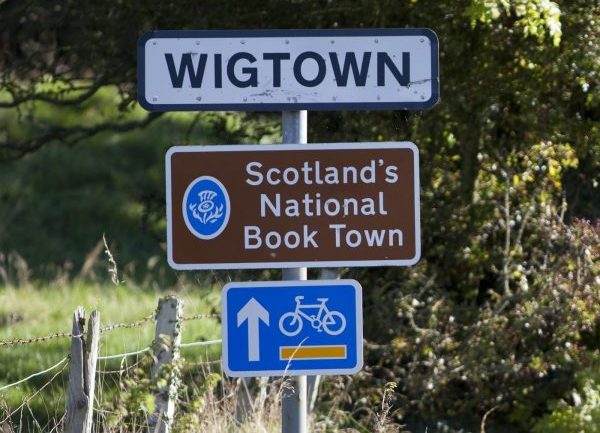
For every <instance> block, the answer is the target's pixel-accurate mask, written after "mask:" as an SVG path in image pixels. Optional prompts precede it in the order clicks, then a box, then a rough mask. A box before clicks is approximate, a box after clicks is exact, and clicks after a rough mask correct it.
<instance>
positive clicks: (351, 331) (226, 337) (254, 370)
mask: <svg viewBox="0 0 600 433" xmlns="http://www.w3.org/2000/svg"><path fill="white" fill-rule="evenodd" d="M222 303H223V309H222V314H223V368H224V370H225V373H227V375H229V376H234V377H250V376H299V375H318V374H320V375H325V374H353V373H356V372H358V371H359V370H360V369H361V368H362V364H363V356H362V353H363V337H362V336H363V330H362V289H361V286H360V284H359V283H358V282H357V281H354V280H316V281H278V282H266V281H265V282H251V283H229V284H227V285H225V287H224V288H223V295H222Z"/></svg>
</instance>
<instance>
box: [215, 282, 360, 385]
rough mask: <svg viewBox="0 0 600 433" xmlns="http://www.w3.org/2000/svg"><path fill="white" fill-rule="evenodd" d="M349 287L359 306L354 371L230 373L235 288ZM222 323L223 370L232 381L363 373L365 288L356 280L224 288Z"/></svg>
mask: <svg viewBox="0 0 600 433" xmlns="http://www.w3.org/2000/svg"><path fill="white" fill-rule="evenodd" d="M342 285H344V286H347V285H351V286H353V287H354V296H355V298H354V299H355V305H356V365H355V366H353V367H350V368H338V369H329V368H328V369H311V370H306V369H304V370H289V369H288V370H252V371H231V370H230V369H229V350H228V348H227V341H228V334H227V328H228V327H227V323H228V322H227V313H228V312H227V292H228V291H229V290H230V289H232V288H244V287H248V288H252V287H290V286H303V287H311V286H342ZM221 323H222V325H223V326H222V329H223V331H222V336H221V338H222V341H223V343H222V355H221V368H222V370H223V371H224V372H225V374H227V376H230V377H258V376H283V377H292V376H314V375H337V374H355V373H358V372H359V371H360V370H362V368H363V365H364V359H363V351H364V350H363V315H362V286H361V285H360V283H359V282H358V281H356V280H350V279H345V280H298V281H252V282H231V283H227V284H225V285H224V286H223V289H222V290H221Z"/></svg>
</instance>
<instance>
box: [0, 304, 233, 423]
mask: <svg viewBox="0 0 600 433" xmlns="http://www.w3.org/2000/svg"><path fill="white" fill-rule="evenodd" d="M220 317H221V315H220V314H219V313H209V314H205V313H201V314H195V315H192V316H187V317H182V318H181V319H180V321H181V322H189V321H193V320H204V319H219V318H220ZM155 318H156V311H155V312H152V313H151V314H149V315H147V316H145V317H143V318H141V319H139V320H135V321H133V322H120V323H113V324H110V325H106V326H104V327H101V328H100V334H107V333H109V332H111V331H114V330H116V329H133V328H138V327H141V326H143V325H145V324H147V323H150V322H153V321H154V320H155ZM83 336H84V335H83V334H73V333H72V332H56V333H53V334H49V335H44V336H35V337H29V338H14V339H7V340H0V348H2V347H11V346H25V345H29V344H35V343H44V342H48V341H52V340H56V339H74V338H81V337H83ZM221 342H222V340H221V339H214V340H205V341H192V342H187V343H181V344H180V345H179V347H181V348H192V347H201V346H209V345H216V344H221ZM151 351H152V345H149V346H146V347H144V348H142V349H139V350H135V351H131V352H125V353H117V354H111V355H103V356H98V357H97V360H98V361H108V360H114V359H121V360H122V363H121V368H119V369H118V370H98V371H97V374H122V373H124V372H126V371H128V370H131V369H133V368H135V367H137V366H139V365H140V364H141V362H142V361H143V359H140V360H138V361H137V362H136V363H134V364H133V365H131V366H127V367H123V360H125V359H126V358H130V357H133V356H139V355H144V354H148V353H150V352H151ZM69 361H70V355H67V356H65V357H63V358H62V359H61V360H60V361H58V362H57V363H56V364H54V365H52V366H51V367H48V368H45V369H43V370H40V371H37V372H35V373H32V374H30V375H28V376H26V377H24V378H22V379H19V380H17V381H15V382H12V383H9V384H6V385H2V386H0V393H2V392H4V391H7V390H8V389H11V388H13V387H16V386H18V385H21V384H23V383H25V382H28V381H29V380H31V379H33V378H36V377H39V376H43V375H45V374H48V373H50V372H52V371H54V370H57V369H59V368H60V367H61V366H62V368H61V369H60V371H59V372H58V373H57V374H55V375H54V376H53V377H52V379H51V380H50V381H49V382H46V383H45V384H44V385H43V386H42V387H40V388H39V389H37V390H36V391H35V392H34V393H33V394H32V395H31V396H29V397H27V398H26V399H25V400H24V401H23V403H22V405H21V406H19V408H17V409H16V410H15V411H12V412H11V413H10V414H9V415H8V417H7V418H6V419H4V420H2V421H0V426H2V424H3V423H4V422H6V421H7V420H8V419H10V417H11V416H12V415H14V414H15V413H16V412H18V411H19V410H20V409H21V408H22V407H23V405H25V404H27V403H28V402H29V401H30V400H31V399H32V398H34V397H35V396H36V395H37V394H39V393H40V392H41V391H42V390H43V389H45V388H46V387H47V386H48V385H49V384H50V383H51V382H52V381H54V379H56V378H57V377H58V376H59V375H60V373H62V372H63V371H64V370H65V368H66V367H67V366H68V365H69ZM219 362H220V360H211V361H205V362H200V363H198V362H196V363H194V365H200V364H216V363H219Z"/></svg>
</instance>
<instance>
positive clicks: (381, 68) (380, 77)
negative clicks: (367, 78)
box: [377, 52, 410, 87]
mask: <svg viewBox="0 0 600 433" xmlns="http://www.w3.org/2000/svg"><path fill="white" fill-rule="evenodd" d="M386 66H387V68H388V69H389V70H390V72H391V73H392V74H393V75H394V78H395V79H396V81H398V83H399V84H400V85H401V86H405V87H406V86H408V85H409V84H410V53H404V52H403V53H402V73H400V71H399V70H398V68H397V67H396V65H395V64H394V61H393V60H392V59H391V58H390V56H388V54H387V53H377V85H378V86H385V67H386Z"/></svg>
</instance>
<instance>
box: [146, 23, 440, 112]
mask: <svg viewBox="0 0 600 433" xmlns="http://www.w3.org/2000/svg"><path fill="white" fill-rule="evenodd" d="M438 98H439V78H438V40H437V36H436V35H435V33H434V32H433V31H431V30H429V29H352V30H349V29H340V30H245V31H242V30H240V31H211V30H207V31H154V32H149V33H146V34H144V35H143V36H142V37H141V38H140V40H139V42H138V99H139V101H140V104H141V105H142V106H143V107H144V108H146V109H147V110H150V111H175V110H194V111H198V110H211V111H218V110H240V111H252V110H264V111H268V110H273V111H281V110H390V109H414V110H422V109H426V108H430V107H432V106H433V105H434V104H435V103H436V102H437V101H438Z"/></svg>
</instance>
